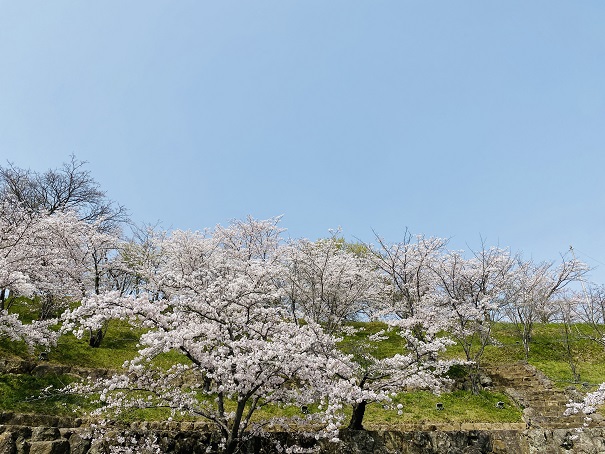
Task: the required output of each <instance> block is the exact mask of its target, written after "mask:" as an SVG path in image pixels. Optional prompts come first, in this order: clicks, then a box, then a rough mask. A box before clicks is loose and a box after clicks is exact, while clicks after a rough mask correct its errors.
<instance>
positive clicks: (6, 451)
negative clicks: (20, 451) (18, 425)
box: [0, 432, 17, 454]
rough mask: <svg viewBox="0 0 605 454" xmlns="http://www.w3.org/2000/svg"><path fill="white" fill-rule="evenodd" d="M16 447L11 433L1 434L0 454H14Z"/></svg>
mask: <svg viewBox="0 0 605 454" xmlns="http://www.w3.org/2000/svg"><path fill="white" fill-rule="evenodd" d="M16 453H17V445H16V444H15V440H13V434H12V433H11V432H3V433H2V434H0V454H16Z"/></svg>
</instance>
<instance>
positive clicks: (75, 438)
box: [69, 433, 91, 454]
mask: <svg viewBox="0 0 605 454" xmlns="http://www.w3.org/2000/svg"><path fill="white" fill-rule="evenodd" d="M90 445H91V443H90V440H89V439H87V438H83V437H82V436H81V435H80V434H78V433H74V434H72V435H71V436H70V437H69V452H70V454H86V453H87V452H88V450H89V449H90Z"/></svg>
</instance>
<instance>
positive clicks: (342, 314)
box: [283, 235, 384, 332]
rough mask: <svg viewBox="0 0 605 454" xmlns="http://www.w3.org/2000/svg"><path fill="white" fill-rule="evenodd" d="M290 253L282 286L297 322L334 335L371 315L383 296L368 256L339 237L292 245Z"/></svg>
mask: <svg viewBox="0 0 605 454" xmlns="http://www.w3.org/2000/svg"><path fill="white" fill-rule="evenodd" d="M287 253H288V257H287V274H286V278H285V282H284V284H283V285H284V288H285V290H286V293H287V302H288V305H289V307H290V310H291V312H292V314H293V317H294V318H295V319H298V318H299V317H300V318H303V319H305V320H313V321H315V322H317V323H321V324H322V326H323V327H324V329H326V330H327V331H328V332H334V331H336V330H338V329H339V328H340V327H341V326H342V323H343V322H344V321H346V320H351V319H354V318H355V317H357V316H358V315H359V314H361V313H365V314H369V313H370V312H371V311H372V310H373V307H374V306H375V305H376V304H377V303H378V301H379V299H380V298H381V297H382V295H383V293H384V291H383V285H382V284H383V282H382V279H381V276H380V274H379V273H378V270H376V269H375V267H374V266H373V265H372V262H371V261H370V260H369V257H368V255H367V254H356V253H354V252H352V251H351V250H350V249H349V248H347V247H346V243H345V242H344V241H343V240H342V239H341V238H338V237H337V236H336V235H332V236H331V237H330V238H326V239H321V240H318V241H309V240H307V239H300V240H297V241H292V242H291V243H290V244H289V246H288V248H287Z"/></svg>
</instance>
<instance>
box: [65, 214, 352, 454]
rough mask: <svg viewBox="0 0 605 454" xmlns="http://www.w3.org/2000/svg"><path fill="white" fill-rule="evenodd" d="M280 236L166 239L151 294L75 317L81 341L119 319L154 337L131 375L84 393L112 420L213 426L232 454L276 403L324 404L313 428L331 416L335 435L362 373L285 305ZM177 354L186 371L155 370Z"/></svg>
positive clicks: (105, 298) (107, 298)
mask: <svg viewBox="0 0 605 454" xmlns="http://www.w3.org/2000/svg"><path fill="white" fill-rule="evenodd" d="M280 230H281V229H280V228H279V227H278V226H277V220H275V219H273V220H268V221H256V220H253V219H248V220H247V221H245V222H236V223H233V224H231V225H230V226H228V227H217V228H216V229H214V231H206V232H182V231H175V232H173V233H172V234H171V235H170V236H166V237H163V238H162V240H161V245H160V246H159V248H160V249H161V251H162V252H161V257H162V260H161V263H160V265H159V272H158V273H157V275H154V276H153V277H150V278H149V280H150V282H153V287H154V289H152V291H151V292H149V293H142V294H140V295H139V296H138V297H134V296H120V295H119V294H118V293H117V292H113V293H104V294H100V295H91V296H90V297H86V298H84V299H83V301H82V304H81V306H80V308H79V309H76V311H77V313H78V316H77V317H72V318H71V320H72V322H71V323H72V325H71V326H70V328H71V329H74V330H75V331H76V332H78V330H80V331H81V332H82V330H83V329H86V328H91V327H92V328H94V327H96V326H98V324H99V323H102V322H103V321H104V320H107V319H108V318H123V319H128V320H130V321H131V322H132V323H136V324H140V325H141V326H144V327H146V328H147V330H148V331H147V332H146V333H145V334H144V335H143V336H142V337H141V340H140V344H141V349H140V350H139V356H138V357H137V358H135V359H134V360H133V361H131V362H129V363H128V364H127V365H126V366H127V369H128V371H127V373H126V374H123V375H119V376H115V377H113V378H112V379H109V380H102V381H99V382H96V383H93V384H89V385H79V386H76V387H74V388H73V390H75V391H78V392H91V391H93V390H101V400H102V401H103V402H105V404H106V405H105V407H103V408H102V409H101V411H103V412H107V411H118V412H119V411H122V410H123V409H125V408H132V407H150V406H161V407H168V408H170V409H172V410H174V411H180V412H185V413H189V414H194V415H198V416H202V417H205V418H207V419H208V420H209V421H212V422H213V423H214V424H215V425H216V427H217V429H218V430H219V431H220V433H221V434H222V437H223V444H224V452H226V453H231V452H235V451H236V449H237V447H238V446H239V445H240V443H241V441H242V440H243V438H245V436H246V434H247V433H249V432H250V431H251V430H252V416H253V414H254V413H255V412H256V411H257V410H258V409H259V408H261V407H262V406H265V405H269V404H273V405H301V404H309V403H311V402H317V401H323V402H324V406H323V411H321V412H320V413H316V414H314V415H309V418H311V417H313V416H314V417H317V416H318V415H321V421H322V423H323V425H324V430H325V431H326V434H330V435H331V436H333V435H334V433H335V431H336V429H337V427H338V426H337V423H338V421H339V419H338V418H339V417H341V416H339V410H340V408H342V404H341V403H340V399H341V398H342V396H346V395H349V394H350V392H349V391H350V389H351V384H350V383H349V382H348V381H343V380H341V379H340V378H339V374H340V375H343V374H344V373H345V372H346V370H347V367H348V368H350V367H352V366H351V365H350V364H349V363H350V361H349V360H348V359H347V357H346V356H344V355H342V354H338V353H337V349H336V347H335V342H336V339H335V338H333V337H332V336H330V335H328V334H326V333H324V331H323V330H322V329H321V327H320V326H319V325H317V324H315V323H313V322H312V321H309V322H308V323H306V324H304V325H301V324H298V323H296V322H295V321H294V320H293V319H292V317H291V316H290V314H289V312H288V311H287V310H286V309H284V307H283V305H282V304H281V300H282V298H283V296H284V292H283V289H282V288H281V287H280V285H279V283H280V279H279V276H280V274H281V273H282V272H283V260H281V258H280V257H279V254H280V250H281V249H280V248H279V247H278V244H279V241H280V240H279V234H278V232H279V231H280ZM157 288H161V289H162V292H161V294H160V297H159V299H158V298H156V296H157V293H156V292H155V289H157ZM95 323H96V324H97V325H95ZM168 351H174V352H178V353H179V354H181V355H182V357H183V360H182V361H180V362H178V364H176V365H174V366H172V367H171V368H169V369H168V370H165V369H162V368H161V367H157V366H154V359H155V358H157V357H158V356H159V355H161V354H162V353H165V352H168ZM143 394H144V398H142V397H141V396H142V395H143Z"/></svg>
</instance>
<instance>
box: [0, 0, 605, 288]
mask: <svg viewBox="0 0 605 454" xmlns="http://www.w3.org/2000/svg"><path fill="white" fill-rule="evenodd" d="M604 19H605V3H603V2H602V1H601V0H593V1H582V2H569V1H566V2H563V1H554V0H547V1H546V0H545V1H532V2H527V1H513V0H507V1H499V2H497V1H490V2H486V1H479V0H477V1H456V2H452V1H433V2H429V1H420V0H418V1H404V0H397V1H386V0H385V1H379V0H377V1H366V2H361V1H351V0H347V1H327V0H323V1H312V0H305V1H284V0H280V1H255V2H250V1H245V2H244V1H241V2H236V1H228V0H226V1H213V2H210V1H178V2H169V1H163V2H158V1H151V0H146V1H129V2H123V1H102V2H101V1H97V2H92V1H87V2H82V1H79V2H76V1H74V2H66V1H53V2H47V1H37V2H36V1H31V2H16V1H3V0H0V56H1V63H0V64H1V67H2V70H1V71H0V160H1V161H2V164H4V163H6V161H12V162H14V163H15V164H16V165H18V166H20V167H29V168H33V169H36V170H45V169H47V168H50V167H56V166H59V165H60V163H61V162H63V161H65V160H67V159H68V156H69V155H70V154H72V153H73V154H75V155H76V157H78V158H79V159H82V160H86V161H88V162H89V164H88V168H89V169H90V170H91V172H92V174H93V176H94V177H95V178H96V179H97V180H98V181H99V182H100V183H101V185H102V187H103V188H104V189H105V190H106V191H107V192H108V194H109V196H110V197H111V198H113V199H114V200H117V201H119V202H120V203H122V204H124V205H126V206H127V207H128V208H129V209H130V212H131V215H132V218H133V219H134V220H135V221H138V222H152V223H153V222H155V221H158V220H160V221H162V223H163V225H164V226H165V227H169V228H184V229H201V228H204V227H211V226H214V225H215V224H217V223H226V222H228V221H229V219H232V218H241V217H244V216H246V215H248V214H251V215H253V216H255V217H257V218H265V217H270V216H275V215H280V214H283V215H284V218H283V224H284V226H285V227H287V228H288V230H289V234H290V235H291V236H293V237H308V238H318V237H321V236H325V235H326V234H327V231H328V229H329V228H334V227H338V226H341V227H342V228H343V231H344V234H345V236H347V237H348V238H359V239H361V240H364V241H371V239H372V237H373V234H372V230H375V231H376V232H378V233H380V234H381V235H382V236H384V237H385V238H386V239H388V240H391V241H396V240H399V239H401V237H402V235H403V231H404V229H405V228H406V227H408V228H409V229H410V230H411V231H412V232H416V233H424V234H427V235H435V236H441V237H451V243H450V244H451V246H452V247H453V248H467V247H476V246H477V245H478V244H479V242H480V238H481V237H483V238H484V239H485V240H486V242H487V243H488V244H499V245H501V246H509V247H510V248H511V249H512V250H513V251H524V255H525V256H526V257H529V256H532V257H534V258H535V259H538V260H550V259H556V258H557V257H558V254H559V253H561V252H565V251H566V250H567V249H568V248H569V245H573V246H574V248H575V249H576V252H577V254H578V257H579V258H581V259H583V260H585V261H586V262H587V263H589V264H590V265H592V266H599V265H600V269H597V270H596V271H595V272H594V273H593V279H594V280H596V281H598V282H600V283H605V264H602V263H605V238H604V235H603V226H604V225H605V210H604V203H605V200H604V195H603V188H604V186H605V183H604V180H603V176H602V175H603V170H604V169H605V27H604V26H603V21H604ZM601 262H602V263H601Z"/></svg>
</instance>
